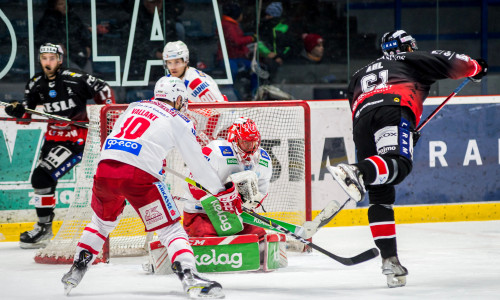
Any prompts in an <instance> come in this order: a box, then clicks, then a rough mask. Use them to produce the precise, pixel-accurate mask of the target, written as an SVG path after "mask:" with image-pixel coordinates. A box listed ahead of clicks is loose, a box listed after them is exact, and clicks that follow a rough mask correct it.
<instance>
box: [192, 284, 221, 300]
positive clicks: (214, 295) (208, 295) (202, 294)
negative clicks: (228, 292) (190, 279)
mask: <svg viewBox="0 0 500 300" xmlns="http://www.w3.org/2000/svg"><path fill="white" fill-rule="evenodd" d="M204 289H206V287H203V286H200V287H192V288H190V289H189V291H188V294H189V298H191V299H224V297H225V295H224V292H223V291H222V288H219V287H214V288H211V289H210V290H209V291H208V292H206V291H204Z"/></svg>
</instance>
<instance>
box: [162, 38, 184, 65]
mask: <svg viewBox="0 0 500 300" xmlns="http://www.w3.org/2000/svg"><path fill="white" fill-rule="evenodd" d="M176 58H182V59H183V60H184V62H185V63H188V62H189V49H188V47H187V45H186V44H184V42H183V41H175V42H169V43H167V44H166V45H165V47H164V48H163V60H164V61H167V60H171V59H176Z"/></svg>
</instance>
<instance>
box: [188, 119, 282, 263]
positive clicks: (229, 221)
mask: <svg viewBox="0 0 500 300" xmlns="http://www.w3.org/2000/svg"><path fill="white" fill-rule="evenodd" d="M260 141H261V136H260V132H259V130H258V128H257V125H256V124H255V122H254V121H253V120H251V119H249V118H246V117H241V118H238V119H236V121H235V122H234V123H233V124H232V126H231V127H230V128H229V130H228V136H227V140H215V141H212V142H210V143H209V144H208V145H207V146H206V147H204V148H203V149H202V152H203V154H205V157H206V158H207V160H208V162H209V163H210V165H211V166H212V168H213V169H214V170H215V171H216V173H217V174H218V176H219V178H220V179H221V181H223V182H234V184H235V186H236V188H237V189H238V191H239V193H240V194H241V195H242V200H243V205H244V206H246V207H247V208H250V209H254V208H255V207H257V206H259V205H260V202H261V201H262V200H263V199H264V198H265V195H266V194H267V190H268V188H269V182H270V180H271V176H272V162H271V159H270V157H269V155H268V153H267V152H266V151H265V150H264V149H262V148H261V147H260ZM257 174H258V175H257ZM186 185H187V188H188V190H189V196H188V197H187V198H188V200H187V201H186V202H185V204H184V229H186V232H187V233H188V235H189V236H190V237H216V236H230V235H233V234H239V235H242V234H255V235H257V236H258V238H259V242H260V243H261V244H263V241H264V239H265V235H266V231H265V230H264V229H263V228H260V227H257V226H254V225H248V224H243V223H242V219H241V217H239V216H236V215H235V214H230V213H227V212H224V211H223V210H222V209H221V207H220V206H218V205H217V203H216V199H214V198H213V197H207V194H206V193H205V192H204V191H203V190H201V189H198V188H196V187H193V186H191V185H188V184H186ZM200 200H201V201H200ZM263 250H264V249H261V252H262V253H263ZM261 261H263V257H261Z"/></svg>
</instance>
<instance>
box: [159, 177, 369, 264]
mask: <svg viewBox="0 0 500 300" xmlns="http://www.w3.org/2000/svg"><path fill="white" fill-rule="evenodd" d="M164 170H165V171H167V172H169V173H170V174H172V175H174V176H177V177H179V178H182V179H183V180H184V181H185V182H187V183H189V184H190V185H192V186H195V187H197V188H199V189H201V190H204V191H205V192H207V193H209V194H211V193H210V191H209V190H207V189H205V188H204V187H203V186H202V185H201V184H199V183H198V182H196V181H194V180H193V179H191V178H189V177H185V176H183V175H182V174H181V173H179V172H177V171H175V170H173V169H170V168H169V167H164ZM243 211H244V212H246V213H248V214H249V215H251V216H253V217H255V218H257V219H259V220H261V221H262V222H265V223H266V224H269V225H270V226H272V227H274V228H276V229H277V230H279V231H281V232H283V233H285V234H287V235H289V236H292V237H293V238H294V239H296V240H298V241H299V242H301V243H303V244H306V245H308V246H310V247H311V248H313V249H316V250H318V251H319V252H321V253H323V254H325V255H326V256H328V257H330V258H332V259H334V260H336V261H338V262H339V263H341V264H343V265H346V266H352V265H356V264H359V263H362V262H364V261H367V260H370V259H372V258H375V257H377V256H378V255H379V252H378V250H377V249H376V248H372V249H369V250H367V251H365V252H363V253H360V254H358V255H356V256H353V257H342V256H338V255H335V254H333V253H331V252H329V251H327V250H325V249H323V248H321V247H320V246H318V245H316V244H313V243H312V242H310V241H308V240H306V239H304V238H302V237H300V236H298V235H296V234H295V233H293V232H291V231H290V230H288V229H286V228H284V227H283V226H280V225H278V224H276V223H274V222H273V221H271V220H269V219H267V218H266V217H264V216H261V215H259V214H258V213H256V212H254V211H252V210H251V209H248V208H246V207H243Z"/></svg>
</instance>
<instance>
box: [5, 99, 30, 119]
mask: <svg viewBox="0 0 500 300" xmlns="http://www.w3.org/2000/svg"><path fill="white" fill-rule="evenodd" d="M25 112H26V109H25V108H24V105H23V104H22V103H20V102H18V101H14V102H12V103H10V104H9V105H7V106H6V107H5V113H6V114H8V115H9V116H12V117H15V118H22V117H23V115H24V113H25Z"/></svg>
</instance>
